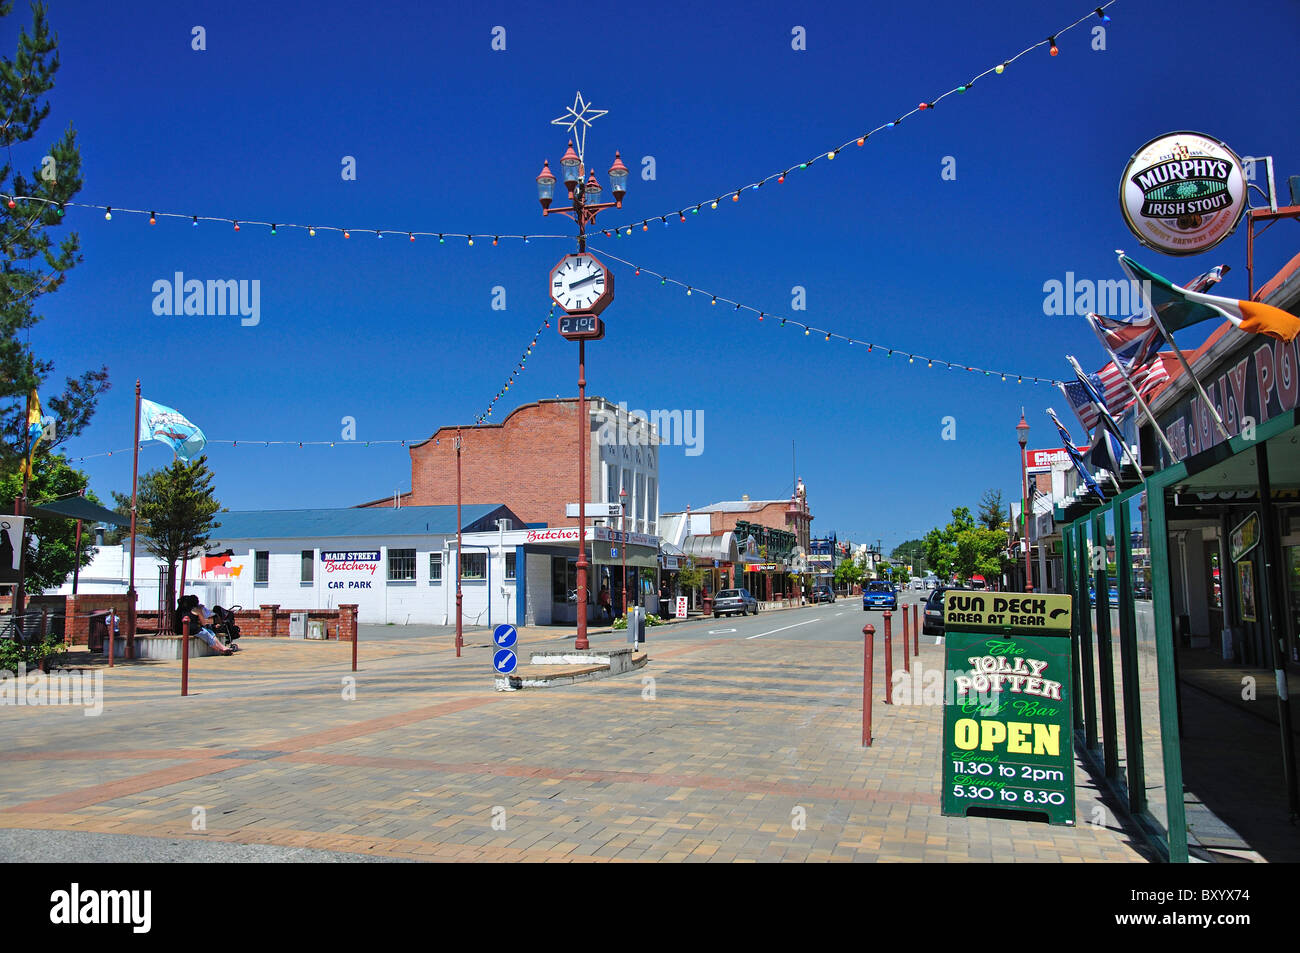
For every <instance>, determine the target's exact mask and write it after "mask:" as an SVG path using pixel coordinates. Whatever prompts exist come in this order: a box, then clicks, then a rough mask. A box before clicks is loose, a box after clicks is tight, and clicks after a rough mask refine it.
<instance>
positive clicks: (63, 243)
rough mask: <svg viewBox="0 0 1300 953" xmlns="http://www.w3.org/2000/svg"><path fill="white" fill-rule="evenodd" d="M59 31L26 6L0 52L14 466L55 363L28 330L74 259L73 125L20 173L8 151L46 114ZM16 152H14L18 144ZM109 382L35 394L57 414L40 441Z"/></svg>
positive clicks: (80, 423) (4, 315)
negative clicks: (67, 207)
mask: <svg viewBox="0 0 1300 953" xmlns="http://www.w3.org/2000/svg"><path fill="white" fill-rule="evenodd" d="M12 10H13V4H12V2H11V0H0V18H3V17H6V16H8V15H9V14H10V13H11V12H12ZM57 50H58V37H57V35H56V34H54V33H52V32H51V30H50V26H49V23H48V21H47V19H46V16H45V7H44V6H43V5H41V4H39V3H36V4H33V5H32V25H31V30H30V32H29V31H28V30H27V29H26V28H23V29H22V30H20V32H19V37H18V49H17V52H16V54H15V55H14V57H13V58H12V59H7V58H6V59H0V116H3V117H4V118H3V125H0V145H2V146H3V147H4V151H3V153H2V154H0V250H2V251H3V258H4V267H3V270H2V271H0V433H3V434H4V436H5V438H7V439H5V440H2V441H0V469H2V470H3V471H4V472H8V471H10V470H12V469H14V468H16V467H17V466H18V461H19V460H20V459H21V453H22V449H23V447H24V433H25V430H26V410H27V395H28V393H29V392H30V391H32V390H38V391H39V390H41V389H42V388H43V385H44V384H45V381H46V378H47V377H49V375H50V374H51V372H52V371H53V370H54V366H53V364H52V362H50V361H47V360H42V359H40V358H38V357H37V355H36V354H35V353H33V351H32V349H31V346H30V345H29V343H28V341H27V334H28V332H30V330H31V328H32V327H34V326H35V325H36V324H38V323H39V322H40V321H41V316H40V315H39V314H38V313H37V310H36V306H37V302H38V301H39V299H40V298H41V296H43V295H47V294H50V293H51V292H54V291H57V290H58V289H59V288H60V287H61V286H62V285H63V282H64V281H65V280H66V278H67V274H68V271H69V270H70V269H72V268H73V267H74V266H75V265H77V264H78V263H79V262H80V261H81V260H82V258H81V243H80V240H79V238H78V237H77V233H76V232H67V233H65V234H63V235H62V238H60V239H58V240H57V242H56V237H55V236H56V235H57V234H58V233H59V232H60V231H61V230H62V229H63V228H65V225H64V220H63V205H64V203H66V202H68V201H70V200H71V199H72V198H73V197H74V196H75V195H76V194H77V193H78V192H79V191H80V190H81V185H82V179H81V155H80V152H79V150H78V148H77V135H76V132H75V131H74V130H73V128H72V127H71V126H69V127H68V128H67V129H66V130H64V132H63V134H62V135H61V136H60V137H59V138H58V140H57V141H56V142H55V143H54V144H53V145H52V146H50V147H49V149H48V150H46V151H45V152H44V153H43V154H41V155H40V156H39V157H35V161H34V162H33V171H32V172H31V174H30V175H24V174H23V173H22V172H20V171H17V169H16V168H15V166H14V164H13V163H14V161H15V148H16V147H21V146H22V145H24V144H26V143H30V142H31V141H32V140H33V139H34V138H35V137H36V135H37V132H38V130H39V129H40V127H41V123H42V122H44V121H45V119H46V117H48V116H49V113H50V104H49V102H48V101H47V100H46V98H45V96H46V94H47V93H48V92H49V91H50V90H51V89H52V88H53V87H54V75H55V73H57V72H58V69H59V56H58V52H57ZM20 151H21V150H20ZM107 389H108V368H106V367H102V368H101V369H100V370H91V371H86V372H84V373H82V374H81V375H80V376H79V377H75V378H74V377H68V378H66V384H65V387H64V390H63V392H62V393H60V394H56V395H46V394H42V395H41V397H42V404H43V409H44V410H45V411H46V412H47V413H49V414H52V415H53V416H54V417H55V418H56V420H57V425H56V431H55V434H54V437H53V439H52V440H47V441H44V442H42V444H41V446H40V452H45V453H48V452H49V451H50V450H52V449H53V448H54V447H56V446H58V445H59V444H60V443H62V442H63V441H65V440H67V439H69V438H71V437H75V436H77V435H78V434H79V433H81V431H82V430H84V429H85V427H86V425H87V424H88V423H89V422H90V418H91V416H92V415H93V414H94V412H95V404H96V401H97V399H98V397H99V395H100V394H101V393H103V392H104V391H105V390H107Z"/></svg>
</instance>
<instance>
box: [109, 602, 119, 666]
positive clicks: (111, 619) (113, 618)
mask: <svg viewBox="0 0 1300 953" xmlns="http://www.w3.org/2000/svg"><path fill="white" fill-rule="evenodd" d="M108 622H109V626H108V667H109V668H112V667H113V630H114V629H115V628H117V626H116V625H114V624H113V623H115V622H117V615H116V612H115V611H114V612H113V613H111V614H110V615H109V617H108Z"/></svg>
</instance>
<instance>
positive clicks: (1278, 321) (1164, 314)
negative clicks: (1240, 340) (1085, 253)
mask: <svg viewBox="0 0 1300 953" xmlns="http://www.w3.org/2000/svg"><path fill="white" fill-rule="evenodd" d="M1119 265H1120V267H1121V268H1123V269H1124V273H1125V274H1126V275H1128V276H1129V279H1130V280H1131V281H1133V282H1134V283H1135V284H1136V286H1137V287H1138V288H1139V289H1140V291H1141V294H1142V300H1143V301H1144V303H1145V304H1146V306H1147V308H1148V310H1149V311H1154V312H1155V313H1157V314H1158V315H1159V316H1160V323H1161V324H1163V325H1164V326H1165V329H1166V330H1167V331H1168V332H1169V333H1170V334H1173V333H1174V332H1175V331H1178V330H1181V329H1182V328H1186V327H1190V326H1191V325H1193V324H1199V323H1200V322H1201V321H1208V320H1210V319H1214V320H1222V319H1224V318H1227V319H1228V320H1229V321H1231V322H1232V323H1233V325H1234V326H1235V327H1236V328H1238V329H1239V330H1242V331H1247V332H1249V333H1251V334H1267V335H1268V336H1269V337H1272V338H1277V339H1278V340H1279V341H1292V340H1294V339H1295V337H1296V335H1297V334H1300V318H1297V317H1296V316H1295V315H1294V314H1288V313H1287V312H1285V311H1283V310H1282V309H1281V308H1275V307H1273V306H1272V305H1270V304H1264V303H1263V302H1260V301H1237V300H1234V299H1232V298H1221V297H1219V296H1218V295H1212V294H1205V293H1204V292H1201V291H1190V290H1188V289H1187V288H1180V287H1178V286H1177V285H1175V284H1174V283H1173V282H1171V281H1168V280H1167V279H1165V278H1161V277H1160V276H1159V275H1157V274H1156V273H1155V272H1154V271H1149V270H1148V269H1146V268H1143V267H1142V266H1141V265H1139V264H1138V263H1137V262H1135V261H1134V260H1133V259H1132V258H1129V257H1128V256H1127V255H1125V254H1124V253H1123V252H1120V256H1119Z"/></svg>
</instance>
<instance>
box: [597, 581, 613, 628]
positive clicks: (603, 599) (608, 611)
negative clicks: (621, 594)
mask: <svg viewBox="0 0 1300 953" xmlns="http://www.w3.org/2000/svg"><path fill="white" fill-rule="evenodd" d="M598 601H599V602H600V611H601V612H603V613H604V614H605V621H606V622H610V621H612V620H613V618H614V609H613V606H612V604H611V599H610V597H609V587H608V586H601V587H600V598H599V600H598Z"/></svg>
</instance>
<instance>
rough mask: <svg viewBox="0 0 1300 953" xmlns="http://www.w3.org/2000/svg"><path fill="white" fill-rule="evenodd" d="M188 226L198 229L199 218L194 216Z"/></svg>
mask: <svg viewBox="0 0 1300 953" xmlns="http://www.w3.org/2000/svg"><path fill="white" fill-rule="evenodd" d="M190 225H191V226H192V227H194V228H198V227H199V217H198V216H197V215H195V216H194V221H192V222H191V223H190Z"/></svg>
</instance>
